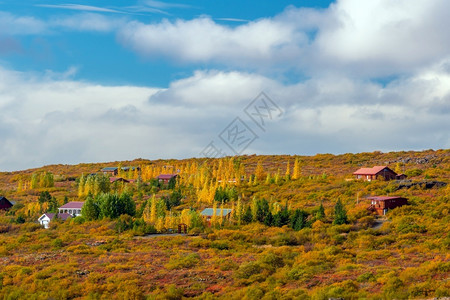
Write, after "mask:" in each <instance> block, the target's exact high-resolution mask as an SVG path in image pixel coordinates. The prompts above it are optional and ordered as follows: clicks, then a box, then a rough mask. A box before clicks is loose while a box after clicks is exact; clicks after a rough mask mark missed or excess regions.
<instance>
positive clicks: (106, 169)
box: [102, 167, 117, 172]
mask: <svg viewBox="0 0 450 300" xmlns="http://www.w3.org/2000/svg"><path fill="white" fill-rule="evenodd" d="M116 170H117V167H106V168H103V169H102V171H103V172H107V171H116Z"/></svg>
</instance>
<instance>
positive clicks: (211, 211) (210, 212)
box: [200, 208, 232, 222]
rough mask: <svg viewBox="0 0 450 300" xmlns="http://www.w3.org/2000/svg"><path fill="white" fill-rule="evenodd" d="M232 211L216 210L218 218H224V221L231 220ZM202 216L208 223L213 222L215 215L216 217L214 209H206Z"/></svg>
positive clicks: (227, 209) (229, 209) (225, 209)
mask: <svg viewBox="0 0 450 300" xmlns="http://www.w3.org/2000/svg"><path fill="white" fill-rule="evenodd" d="M231 211H232V209H231V208H223V209H221V208H217V209H216V216H217V217H222V218H224V219H230V217H231ZM200 215H201V216H202V217H203V218H205V220H206V221H207V222H211V218H212V217H213V215H214V208H205V209H204V210H203V211H202V212H201V213H200Z"/></svg>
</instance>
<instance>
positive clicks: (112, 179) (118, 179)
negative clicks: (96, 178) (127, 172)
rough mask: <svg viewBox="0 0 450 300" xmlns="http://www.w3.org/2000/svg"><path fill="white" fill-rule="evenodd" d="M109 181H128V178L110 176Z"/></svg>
mask: <svg viewBox="0 0 450 300" xmlns="http://www.w3.org/2000/svg"><path fill="white" fill-rule="evenodd" d="M109 181H110V182H116V181H123V182H130V181H129V180H127V179H125V178H122V177H110V178H109Z"/></svg>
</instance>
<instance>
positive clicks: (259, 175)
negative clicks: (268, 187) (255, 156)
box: [255, 161, 266, 181]
mask: <svg viewBox="0 0 450 300" xmlns="http://www.w3.org/2000/svg"><path fill="white" fill-rule="evenodd" d="M255 176H256V178H257V179H258V181H261V180H264V177H265V176H266V175H265V174H264V168H263V165H262V163H261V161H258V164H257V165H256V169H255Z"/></svg>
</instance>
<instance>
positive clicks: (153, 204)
mask: <svg viewBox="0 0 450 300" xmlns="http://www.w3.org/2000/svg"><path fill="white" fill-rule="evenodd" d="M156 211H157V209H156V197H155V195H153V197H152V200H151V206H150V222H151V223H153V224H155V223H156Z"/></svg>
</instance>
